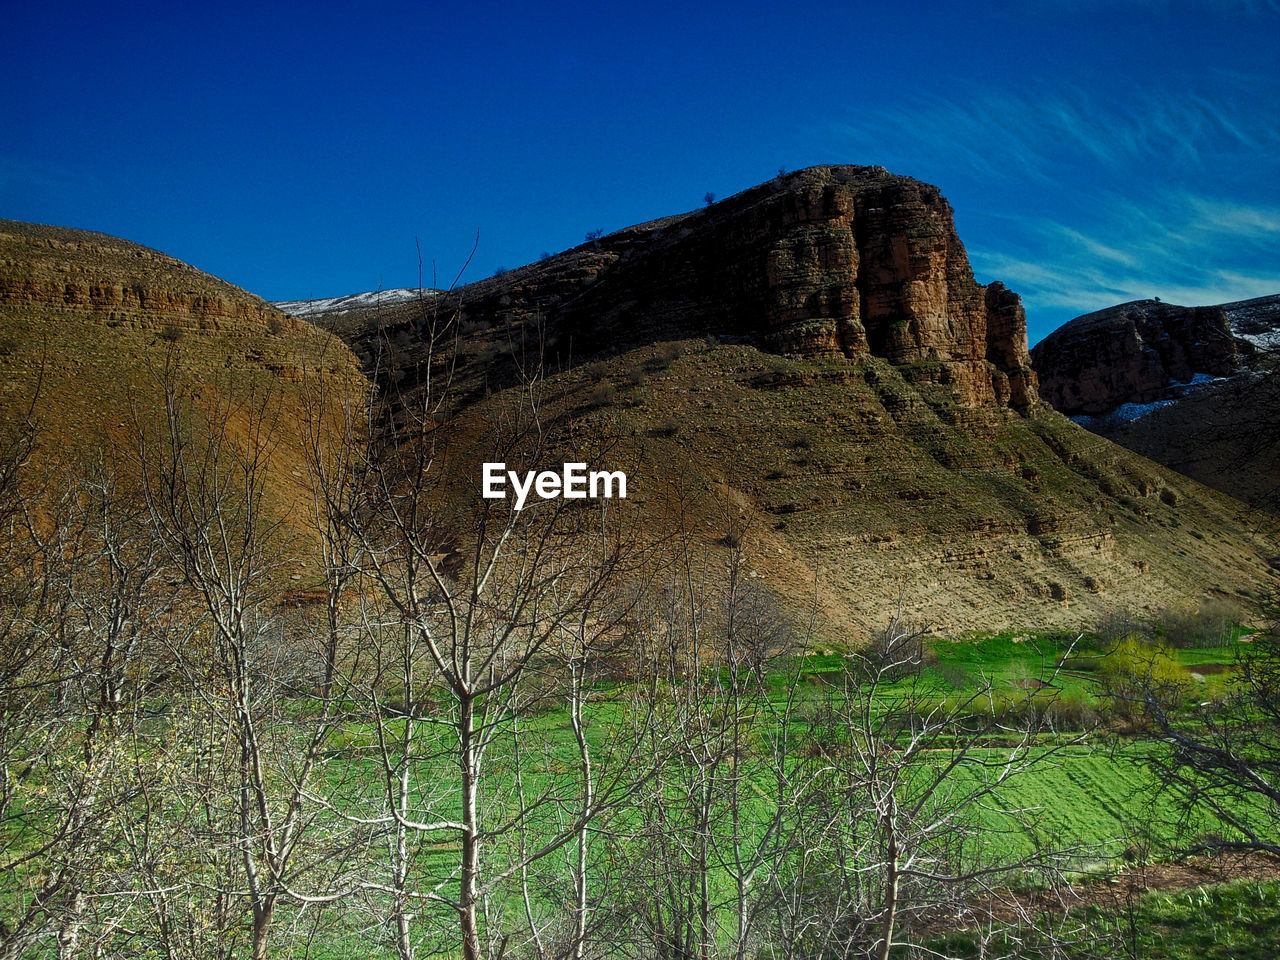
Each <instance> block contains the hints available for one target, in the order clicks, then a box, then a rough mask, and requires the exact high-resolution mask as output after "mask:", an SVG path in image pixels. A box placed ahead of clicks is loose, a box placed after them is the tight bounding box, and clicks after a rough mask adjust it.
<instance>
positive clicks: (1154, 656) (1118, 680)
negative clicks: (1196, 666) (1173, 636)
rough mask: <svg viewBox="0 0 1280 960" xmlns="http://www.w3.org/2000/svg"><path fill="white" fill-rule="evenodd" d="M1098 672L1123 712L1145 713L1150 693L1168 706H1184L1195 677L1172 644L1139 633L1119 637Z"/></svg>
mask: <svg viewBox="0 0 1280 960" xmlns="http://www.w3.org/2000/svg"><path fill="white" fill-rule="evenodd" d="M1098 675H1099V676H1100V677H1101V679H1102V684H1103V690H1104V691H1105V693H1106V695H1107V697H1108V698H1110V700H1111V703H1112V706H1113V708H1114V709H1115V711H1116V713H1117V714H1119V715H1120V716H1132V715H1134V714H1137V713H1141V712H1142V708H1143V706H1144V704H1145V701H1146V698H1147V697H1148V696H1150V697H1153V698H1154V699H1155V701H1156V702H1157V703H1158V704H1160V705H1161V706H1162V707H1165V708H1167V709H1172V708H1176V707H1178V706H1180V705H1181V704H1182V702H1183V700H1184V698H1185V694H1186V688H1187V684H1188V682H1189V681H1190V679H1191V678H1190V676H1189V675H1188V674H1187V671H1186V670H1185V669H1184V668H1183V667H1182V665H1181V664H1180V663H1178V661H1177V660H1176V659H1175V658H1174V656H1173V654H1172V652H1170V650H1169V648H1168V647H1166V646H1164V645H1161V644H1151V643H1145V642H1144V641H1142V640H1140V639H1138V638H1137V637H1126V638H1124V639H1122V640H1120V641H1118V642H1117V643H1116V644H1115V645H1114V646H1113V647H1112V648H1111V649H1110V650H1109V651H1108V652H1107V654H1106V656H1104V657H1103V658H1102V661H1101V663H1099V665H1098Z"/></svg>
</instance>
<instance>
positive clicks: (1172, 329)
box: [1031, 300, 1249, 415]
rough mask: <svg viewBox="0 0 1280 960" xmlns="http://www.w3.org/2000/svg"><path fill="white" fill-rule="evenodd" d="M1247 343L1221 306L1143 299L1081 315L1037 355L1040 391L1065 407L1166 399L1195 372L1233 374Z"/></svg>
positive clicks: (1094, 408)
mask: <svg viewBox="0 0 1280 960" xmlns="http://www.w3.org/2000/svg"><path fill="white" fill-rule="evenodd" d="M1248 350H1249V347H1248V344H1247V343H1246V344H1240V343H1238V342H1237V341H1236V339H1235V338H1234V337H1233V336H1232V333H1231V325H1230V322H1229V320H1228V317H1227V314H1226V311H1224V310H1223V308H1222V307H1180V306H1177V305H1175V304H1171V303H1161V302H1159V301H1157V300H1137V301H1134V302H1133V303H1124V304H1120V305H1119V306H1116V307H1108V308H1107V309H1106V310H1099V311H1097V312H1096V313H1090V314H1086V315H1085V316H1082V317H1077V318H1076V319H1074V320H1072V321H1070V322H1069V323H1066V324H1064V325H1063V326H1061V327H1059V328H1058V329H1057V330H1055V331H1054V332H1053V333H1051V334H1049V336H1047V337H1045V338H1044V340H1042V341H1040V343H1038V344H1036V347H1035V349H1034V350H1032V351H1031V356H1032V360H1033V362H1034V364H1035V369H1036V373H1037V374H1038V375H1039V378H1040V396H1041V397H1043V398H1044V399H1045V400H1047V401H1048V402H1049V403H1051V404H1052V405H1053V406H1054V407H1055V408H1056V409H1057V410H1059V411H1061V412H1062V413H1065V414H1068V415H1072V414H1088V415H1095V414H1102V413H1106V412H1108V411H1111V410H1114V409H1115V408H1116V407H1118V406H1120V405H1121V404H1125V403H1151V402H1153V401H1156V400H1161V399H1164V398H1166V397H1168V396H1169V390H1170V388H1171V387H1174V386H1175V385H1176V384H1178V383H1187V382H1189V381H1190V380H1191V379H1192V377H1193V375H1194V374H1197V373H1203V374H1209V375H1211V376H1216V377H1224V376H1231V375H1232V374H1234V373H1236V372H1237V371H1238V370H1239V369H1240V366H1241V362H1242V353H1243V352H1245V351H1248Z"/></svg>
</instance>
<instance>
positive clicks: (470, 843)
mask: <svg viewBox="0 0 1280 960" xmlns="http://www.w3.org/2000/svg"><path fill="white" fill-rule="evenodd" d="M460 699H461V703H460V704H459V707H460V709H459V718H458V733H459V746H460V747H461V751H460V757H459V759H460V761H461V763H460V766H461V768H462V825H463V831H462V877H461V890H460V891H459V898H458V903H459V907H460V908H461V920H462V955H463V958H464V960H481V953H480V928H479V918H478V916H477V913H478V908H479V885H480V823H479V813H478V802H477V801H478V798H477V796H476V793H477V787H478V784H477V783H476V754H477V751H478V744H477V742H476V730H475V701H474V700H473V699H472V698H471V697H470V696H464V697H462V698H460Z"/></svg>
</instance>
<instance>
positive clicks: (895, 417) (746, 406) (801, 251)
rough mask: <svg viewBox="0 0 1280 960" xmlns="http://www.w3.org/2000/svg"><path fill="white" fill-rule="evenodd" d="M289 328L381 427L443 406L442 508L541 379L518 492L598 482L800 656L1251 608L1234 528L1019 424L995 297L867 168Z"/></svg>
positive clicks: (803, 181) (1130, 458) (462, 497)
mask: <svg viewBox="0 0 1280 960" xmlns="http://www.w3.org/2000/svg"><path fill="white" fill-rule="evenodd" d="M313 319H315V321H316V322H317V323H320V324H321V325H331V326H332V328H333V329H335V330H336V331H338V332H339V333H340V334H341V335H342V336H343V337H344V338H346V339H347V340H348V341H349V342H350V343H351V345H352V346H353V348H354V349H355V350H356V352H357V354H358V355H360V356H361V357H362V359H364V360H365V362H366V364H367V369H368V370H369V371H370V372H371V373H372V374H374V375H376V376H377V377H378V378H379V382H380V384H381V386H382V388H383V389H384V391H386V392H387V394H388V395H394V396H395V397H396V398H397V400H398V402H399V403H400V404H401V406H402V409H403V411H405V413H404V415H403V416H401V417H399V418H395V417H393V421H392V422H393V423H395V424H397V425H400V424H403V423H404V422H407V418H408V411H409V410H410V409H412V408H413V407H414V406H415V404H417V405H418V407H419V409H421V404H420V403H419V399H418V398H421V397H422V396H423V394H424V391H426V390H427V389H428V385H430V389H431V390H433V391H434V390H435V389H436V388H437V387H438V385H439V384H441V383H442V382H446V381H447V382H448V383H449V384H450V385H451V386H452V388H453V393H454V402H453V404H452V405H451V406H432V407H431V410H432V411H434V412H433V413H432V415H431V420H430V423H429V424H427V426H428V427H429V430H430V442H431V443H432V445H433V447H432V449H433V450H440V451H443V450H446V449H447V450H449V451H450V453H449V454H448V455H447V456H445V455H444V454H442V455H441V457H440V461H439V462H440V463H442V464H446V466H445V467H444V468H445V469H449V470H452V471H453V472H454V475H455V477H456V482H455V485H454V488H453V489H454V491H455V493H454V496H455V497H456V499H457V500H458V501H459V502H474V501H475V500H476V499H477V498H478V496H479V480H480V464H481V463H482V462H484V461H486V460H489V459H492V458H493V453H492V447H491V446H490V445H488V443H487V441H485V440H484V438H486V437H488V436H491V435H492V434H493V433H494V431H495V430H496V429H497V427H498V425H500V424H502V423H504V422H506V419H508V418H509V417H510V415H511V411H512V410H513V409H516V408H518V407H519V406H520V404H521V403H522V402H523V400H524V398H526V397H528V396H530V394H529V392H528V390H527V387H526V388H523V389H522V388H520V387H519V386H518V384H519V383H520V382H521V380H522V377H524V378H526V379H527V375H528V374H529V372H530V371H533V370H540V371H542V373H543V378H542V380H541V383H540V389H539V391H538V392H537V396H538V397H539V398H540V403H541V414H542V418H543V420H542V423H541V424H540V425H539V429H538V431H537V433H538V436H539V439H540V441H541V447H540V449H541V458H542V460H541V465H542V466H544V467H551V466H554V465H556V464H557V462H558V461H560V460H561V459H563V460H586V461H588V462H591V463H592V464H594V465H598V466H610V467H611V468H615V469H624V470H625V471H626V472H627V474H628V477H629V478H630V482H629V494H628V500H627V501H626V505H627V509H628V510H630V512H631V515H632V518H633V520H634V522H635V523H636V524H637V525H639V526H642V527H644V528H646V529H648V530H651V531H652V530H675V529H678V530H680V531H683V534H684V535H686V536H689V535H692V536H693V537H694V539H695V547H696V549H697V551H698V555H699V556H700V557H701V561H700V562H701V563H702V564H704V565H705V568H706V569H708V570H714V569H716V568H717V565H723V563H724V562H725V559H724V558H725V555H726V554H725V551H726V550H728V549H730V548H731V547H741V549H743V550H744V551H745V552H746V556H747V562H748V569H749V574H750V576H751V577H752V578H754V580H755V582H757V583H760V584H763V585H766V586H767V588H768V589H770V590H771V591H773V592H774V593H776V594H777V595H778V596H779V597H780V598H781V599H782V600H783V601H784V603H787V604H790V606H791V608H792V609H795V610H807V609H809V608H810V607H811V605H812V604H813V603H815V602H816V603H817V605H818V613H819V620H820V621H821V623H822V624H824V625H825V627H824V628H823V631H824V633H825V634H826V635H830V636H835V637H844V638H848V637H850V636H854V635H857V634H865V633H866V632H867V631H868V630H871V629H874V628H875V627H876V626H877V625H883V623H884V622H885V621H886V619H887V618H888V616H889V615H890V613H891V612H892V610H894V609H895V608H896V606H897V604H898V603H899V601H901V602H902V604H903V607H904V609H905V610H906V611H907V613H908V614H909V615H911V616H913V617H914V618H916V619H917V620H919V621H922V622H925V623H927V624H929V625H931V626H933V627H934V628H936V629H939V630H945V631H949V632H958V631H963V630H966V629H980V628H981V629H991V628H1007V627H1019V628H1021V627H1027V626H1049V625H1078V624H1081V623H1083V622H1086V621H1089V620H1092V619H1095V618H1096V617H1098V616H1100V615H1102V614H1103V613H1106V612H1108V611H1111V610H1114V609H1117V608H1129V609H1136V610H1138V611H1141V610H1143V609H1146V610H1148V611H1152V610H1155V609H1157V608H1160V607H1164V606H1169V605H1177V604H1185V603H1186V602H1187V601H1188V599H1191V600H1192V601H1193V602H1194V598H1197V597H1201V596H1205V595H1214V596H1219V597H1228V598H1236V599H1240V600H1242V601H1248V600H1249V599H1250V598H1252V597H1255V596H1260V595H1262V594H1266V593H1269V592H1271V591H1272V590H1273V589H1274V586H1275V574H1274V571H1273V570H1272V569H1271V568H1270V566H1269V565H1268V558H1269V557H1270V556H1271V543H1270V541H1268V539H1267V538H1266V537H1265V536H1263V535H1261V534H1260V532H1259V531H1258V530H1257V529H1256V528H1253V527H1248V526H1245V525H1243V524H1242V523H1241V522H1240V521H1239V520H1238V518H1237V517H1238V513H1239V504H1237V503H1236V502H1235V501H1233V500H1231V499H1229V498H1227V497H1224V496H1222V495H1221V494H1218V493H1216V492H1214V491H1211V490H1208V489H1205V488H1204V487H1202V486H1200V485H1199V484H1197V483H1195V482H1194V481H1191V480H1189V479H1187V478H1186V477H1183V476H1180V475H1178V474H1176V473H1173V472H1171V471H1169V470H1166V469H1163V468H1161V467H1159V466H1157V465H1156V464H1153V463H1151V462H1150V461H1148V460H1146V459H1144V458H1142V457H1140V456H1136V455H1134V454H1133V453H1131V452H1129V451H1127V450H1124V449H1122V448H1119V447H1117V446H1115V445H1114V444H1111V443H1109V442H1107V441H1105V440H1103V439H1102V438H1099V437H1097V436H1095V435H1094V434H1091V433H1089V432H1087V431H1085V430H1083V429H1082V428H1081V427H1079V426H1077V425H1076V424H1073V423H1071V422H1070V421H1069V420H1067V419H1066V418H1065V417H1063V416H1061V415H1060V414H1058V413H1056V412H1055V411H1054V410H1053V409H1052V407H1050V406H1049V405H1048V404H1045V403H1042V402H1041V401H1040V400H1039V398H1038V385H1037V382H1036V376H1035V373H1034V372H1033V370H1032V366H1031V359H1030V355H1029V353H1028V350H1027V341H1026V329H1025V321H1024V316H1023V312H1022V308H1021V305H1020V302H1019V299H1018V297H1017V295H1016V294H1014V293H1011V292H1010V291H1008V290H1006V289H1005V288H1004V287H1003V286H1002V285H1000V284H998V283H994V284H991V285H989V286H985V287H984V286H982V285H980V284H978V283H976V282H975V281H974V279H973V275H972V271H971V270H970V267H969V264H968V260H967V257H966V255H965V251H964V247H963V245H962V244H961V243H960V240H959V239H958V237H957V236H956V232H955V228H954V225H953V221H952V216H951V210H950V207H949V206H948V204H947V202H946V201H945V200H944V199H943V198H942V196H941V195H940V193H939V192H938V190H937V189H936V188H934V187H932V186H929V185H927V184H923V183H919V182H917V181H914V180H911V179H908V178H905V177H899V176H894V175H892V174H889V173H887V172H886V171H885V170H883V169H882V168H877V167H841V166H831V167H815V168H810V169H807V170H802V171H798V172H796V173H792V174H787V175H784V176H780V177H778V178H776V179H774V180H772V181H770V182H768V183H765V184H762V185H761V186H758V187H755V188H752V189H750V190H747V191H745V192H743V193H741V194H739V195H737V196H734V197H731V198H728V199H726V200H723V201H721V202H719V203H716V204H713V205H711V206H709V207H706V208H703V209H700V210H697V211H693V212H690V213H686V214H681V215H677V216H672V217H667V218H664V219H661V220H655V221H652V222H649V223H645V224H641V225H638V226H635V227H629V228H626V229H623V230H619V231H617V232H615V233H612V234H609V235H607V236H602V237H599V238H596V239H594V240H591V241H589V242H588V243H585V244H583V245H581V246H578V247H575V248H573V249H572V250H568V251H566V252H564V253H562V254H559V255H557V256H553V257H549V258H545V259H544V260H542V261H540V262H538V263H534V264H530V265H528V266H525V267H521V268H519V269H516V270H511V271H508V272H506V273H504V274H502V275H500V276H496V277H491V278H487V279H485V280H482V281H479V282H477V283H474V284H471V285H468V286H466V287H463V288H461V289H458V290H454V291H450V292H446V293H442V294H441V295H439V296H437V297H433V298H430V300H419V301H417V302H413V303H408V304H404V305H401V306H394V305H388V304H381V305H379V306H378V307H377V308H369V309H366V310H364V311H363V312H362V311H360V310H353V311H346V312H344V313H343V314H341V315H340V316H338V315H335V316H332V317H328V316H325V315H324V314H318V315H315V316H314V317H313ZM1226 346H1229V345H1224V357H1228V358H1229V355H1230V351H1229V350H1225V347H1226ZM1171 362H1172V361H1171ZM1224 362H1226V361H1225V360H1224ZM1179 369H1180V368H1179ZM530 466H533V465H532V464H531V465H530Z"/></svg>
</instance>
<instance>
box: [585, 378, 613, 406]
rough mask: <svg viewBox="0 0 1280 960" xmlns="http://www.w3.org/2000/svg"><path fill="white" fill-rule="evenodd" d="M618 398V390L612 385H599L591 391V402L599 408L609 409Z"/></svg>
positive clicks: (607, 383)
mask: <svg viewBox="0 0 1280 960" xmlns="http://www.w3.org/2000/svg"><path fill="white" fill-rule="evenodd" d="M617 396H618V388H617V387H615V386H614V385H613V384H612V383H609V382H607V381H606V382H605V383H598V384H596V387H595V389H594V390H592V391H591V402H592V404H594V405H595V406H597V407H607V406H609V405H610V404H611V403H613V401H614V400H615V399H617Z"/></svg>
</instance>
